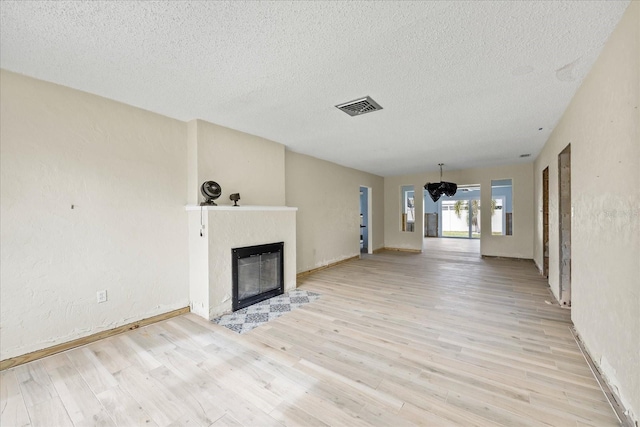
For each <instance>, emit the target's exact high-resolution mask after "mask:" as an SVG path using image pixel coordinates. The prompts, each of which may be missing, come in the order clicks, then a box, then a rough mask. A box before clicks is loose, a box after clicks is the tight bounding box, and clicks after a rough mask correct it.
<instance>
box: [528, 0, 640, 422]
mask: <svg viewBox="0 0 640 427" xmlns="http://www.w3.org/2000/svg"><path fill="white" fill-rule="evenodd" d="M639 28H640V2H631V4H630V6H629V8H628V9H627V11H626V13H625V15H624V16H623V18H622V20H621V22H620V24H619V25H618V27H617V29H616V30H615V31H614V33H613V34H612V35H611V37H610V39H609V40H608V42H607V44H606V45H605V47H604V48H603V51H602V53H601V54H600V57H599V58H598V60H597V61H596V63H595V65H594V66H593V68H592V69H591V71H590V73H589V75H588V76H587V78H586V79H585V81H584V82H583V84H582V86H581V87H580V89H579V90H578V92H577V93H576V95H575V96H574V98H573V100H572V101H571V104H570V105H569V107H568V108H567V110H566V111H565V113H564V115H563V117H562V119H561V121H560V122H559V123H558V125H557V126H556V127H555V129H554V131H553V133H552V134H551V137H550V138H549V141H547V143H546V145H545V146H544V149H543V150H542V152H541V154H540V155H539V156H538V158H537V159H536V162H535V183H536V190H535V203H536V207H535V211H536V214H537V218H536V222H535V225H536V228H535V260H536V263H537V264H538V265H539V266H542V214H541V210H542V171H543V169H544V168H545V167H547V166H548V167H549V189H550V200H549V202H550V203H549V204H550V215H549V219H550V271H549V283H550V286H551V289H552V290H553V292H554V293H555V295H556V296H558V281H559V272H558V252H559V250H558V246H559V244H558V154H559V153H560V151H562V149H564V147H566V146H567V144H569V143H571V163H572V167H571V192H572V210H573V218H572V229H571V234H572V260H571V270H572V284H571V288H572V310H571V315H572V319H573V321H574V323H575V326H576V329H577V330H578V333H579V334H580V336H581V337H582V339H583V341H584V343H585V345H586V347H587V349H588V351H589V353H590V354H591V356H592V357H593V358H594V359H595V361H596V363H598V364H599V365H600V368H601V369H602V370H603V371H604V373H605V376H606V377H607V378H608V380H609V381H610V382H611V383H612V384H613V385H614V387H615V388H617V389H618V392H619V393H620V395H621V398H622V400H623V403H624V404H625V406H626V407H627V408H629V409H631V410H632V411H633V412H634V414H635V417H636V419H638V416H639V415H640V314H639V313H640V226H639V221H640V135H639V133H638V125H639V114H640V113H639V110H638V107H639V101H640V99H639V98H640V96H639V90H640V89H639V80H640V76H639V73H638V63H639V58H638V56H639V55H640V43H639V40H638V39H639V37H640V34H639V30H638V29H639Z"/></svg>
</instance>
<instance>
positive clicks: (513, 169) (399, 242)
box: [384, 163, 534, 259]
mask: <svg viewBox="0 0 640 427" xmlns="http://www.w3.org/2000/svg"><path fill="white" fill-rule="evenodd" d="M506 178H511V179H513V227H514V228H513V235H512V236H493V235H491V233H490V230H491V215H481V218H480V221H481V224H480V225H481V227H480V228H481V230H482V231H483V232H482V233H481V236H480V252H481V254H482V255H489V256H503V257H514V258H526V259H531V258H533V221H534V214H533V164H532V163H525V164H517V165H508V166H496V167H491V168H481V169H463V170H447V169H446V167H445V171H444V175H443V181H449V182H455V183H456V184H458V185H470V184H480V186H481V188H480V191H481V195H480V204H481V206H490V204H491V180H497V179H506ZM439 181H440V173H439V172H431V173H421V174H412V175H402V176H392V177H386V178H385V184H384V185H385V246H387V247H391V248H403V249H414V250H421V249H422V244H423V235H424V233H423V232H422V231H423V230H424V200H423V198H422V193H423V190H424V184H426V183H427V182H439ZM402 185H413V186H414V189H415V190H416V194H418V196H417V197H416V199H415V202H416V231H415V232H413V233H410V232H403V231H400V187H401V186H402ZM427 197H428V196H427ZM482 211H483V212H486V210H482ZM485 231H486V232H485ZM428 243H429V239H427V240H426V241H425V244H428Z"/></svg>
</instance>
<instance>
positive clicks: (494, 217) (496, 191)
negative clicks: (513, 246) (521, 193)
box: [491, 179, 513, 236]
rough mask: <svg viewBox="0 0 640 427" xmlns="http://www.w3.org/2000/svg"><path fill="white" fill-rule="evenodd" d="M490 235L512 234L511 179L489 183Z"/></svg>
mask: <svg viewBox="0 0 640 427" xmlns="http://www.w3.org/2000/svg"><path fill="white" fill-rule="evenodd" d="M491 234H492V235H494V236H511V235H512V234H513V184H512V181H511V179H498V180H492V181H491Z"/></svg>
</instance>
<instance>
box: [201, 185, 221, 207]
mask: <svg viewBox="0 0 640 427" xmlns="http://www.w3.org/2000/svg"><path fill="white" fill-rule="evenodd" d="M200 192H201V193H202V195H203V196H204V202H202V203H200V206H218V205H216V202H214V200H215V199H217V198H218V197H220V195H222V187H220V184H218V183H217V182H215V181H205V182H203V183H202V185H201V186H200Z"/></svg>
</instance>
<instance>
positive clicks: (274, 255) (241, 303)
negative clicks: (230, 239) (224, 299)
mask: <svg viewBox="0 0 640 427" xmlns="http://www.w3.org/2000/svg"><path fill="white" fill-rule="evenodd" d="M231 260H232V269H233V311H236V310H240V309H241V308H244V307H248V306H250V305H252V304H255V303H258V302H260V301H264V300H266V299H269V298H273V297H274V296H276V295H281V294H283V293H284V274H283V273H284V242H278V243H270V244H267V245H258V246H247V247H244V248H235V249H231Z"/></svg>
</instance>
